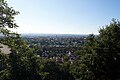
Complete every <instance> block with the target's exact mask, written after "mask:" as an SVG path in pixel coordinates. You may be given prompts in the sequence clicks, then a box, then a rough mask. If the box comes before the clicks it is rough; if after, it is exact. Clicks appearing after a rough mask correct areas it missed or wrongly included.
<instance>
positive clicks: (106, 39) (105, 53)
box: [94, 19, 120, 80]
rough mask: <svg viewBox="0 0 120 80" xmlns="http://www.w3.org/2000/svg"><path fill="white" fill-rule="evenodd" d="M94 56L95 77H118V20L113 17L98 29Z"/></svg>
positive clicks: (115, 78)
mask: <svg viewBox="0 0 120 80" xmlns="http://www.w3.org/2000/svg"><path fill="white" fill-rule="evenodd" d="M99 33H100V34H99V36H98V49H97V58H96V65H97V66H96V67H97V68H96V70H95V71H94V72H95V74H96V77H97V78H100V77H101V78H103V79H106V80H118V79H120V77H119V76H120V67H119V66H120V22H119V21H116V20H115V19H113V20H112V22H111V23H110V24H109V25H107V26H106V27H105V28H102V29H100V31H99Z"/></svg>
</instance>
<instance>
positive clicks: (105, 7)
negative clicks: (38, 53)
mask: <svg viewBox="0 0 120 80" xmlns="http://www.w3.org/2000/svg"><path fill="white" fill-rule="evenodd" d="M7 2H8V4H9V6H10V7H13V8H14V9H15V10H17V11H19V12H20V14H19V15H17V16H15V22H16V23H17V24H18V26H19V28H17V30H15V31H17V32H18V33H56V34H92V33H93V34H97V33H98V32H99V29H100V28H102V26H105V25H108V24H109V23H110V22H111V20H112V18H115V19H118V20H120V9H119V8H120V0H7Z"/></svg>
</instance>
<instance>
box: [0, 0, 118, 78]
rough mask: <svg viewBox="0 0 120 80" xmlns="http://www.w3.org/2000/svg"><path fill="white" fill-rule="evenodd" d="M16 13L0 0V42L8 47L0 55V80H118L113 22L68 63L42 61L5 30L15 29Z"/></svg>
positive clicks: (21, 41)
mask: <svg viewBox="0 0 120 80" xmlns="http://www.w3.org/2000/svg"><path fill="white" fill-rule="evenodd" d="M18 13H19V12H17V11H15V10H14V9H13V8H11V7H8V4H7V3H6V1H4V0H0V34H2V35H3V37H4V38H0V43H2V44H5V45H8V46H9V47H10V48H11V53H10V54H4V53H2V52H0V80H119V79H120V67H119V66H120V22H119V21H116V20H115V19H114V20H113V21H112V22H111V23H110V24H109V25H107V26H105V27H104V28H102V29H100V30H99V33H100V34H99V35H98V36H97V37H95V36H94V35H93V34H92V35H90V36H88V37H87V41H86V43H85V44H84V46H83V47H82V49H81V50H80V51H79V52H77V55H78V56H79V58H78V59H77V60H75V61H74V62H73V63H72V64H70V63H69V62H64V63H56V62H55V61H54V60H52V59H43V58H41V57H39V56H37V54H36V53H35V52H36V51H35V49H34V48H29V47H28V45H27V43H26V42H25V41H24V40H22V38H21V37H20V35H19V34H17V33H14V32H11V31H10V30H8V28H16V27H18V26H17V25H16V24H15V23H14V16H15V15H17V14H18Z"/></svg>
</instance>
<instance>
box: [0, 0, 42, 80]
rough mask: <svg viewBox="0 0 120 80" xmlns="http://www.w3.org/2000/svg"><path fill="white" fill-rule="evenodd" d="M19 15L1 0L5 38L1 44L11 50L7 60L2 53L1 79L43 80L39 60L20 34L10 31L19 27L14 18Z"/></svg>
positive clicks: (0, 30)
mask: <svg viewBox="0 0 120 80" xmlns="http://www.w3.org/2000/svg"><path fill="white" fill-rule="evenodd" d="M18 13H19V12H17V11H15V10H14V9H13V8H12V7H9V6H8V4H7V2H6V1H5V0H0V34H2V35H3V36H4V38H1V41H0V43H3V44H6V45H8V46H9V47H10V48H11V53H10V54H8V55H6V56H7V58H6V57H4V55H3V54H2V53H0V61H1V62H0V69H1V70H0V76H1V77H0V79H2V80H4V79H5V80H6V79H8V80H36V79H37V80H41V76H40V74H39V73H40V64H39V62H40V60H39V58H38V57H37V55H36V54H34V53H33V52H34V51H33V49H31V48H29V47H28V45H27V44H26V42H25V41H23V40H22V38H21V37H20V35H19V34H17V33H14V32H12V31H10V30H8V29H9V28H16V27H18V26H17V25H16V23H15V22H14V21H15V20H14V16H15V15H17V14H18ZM6 66H7V67H6ZM8 74H9V75H8Z"/></svg>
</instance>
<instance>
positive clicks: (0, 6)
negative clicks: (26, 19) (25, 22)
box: [0, 0, 19, 28]
mask: <svg viewBox="0 0 120 80" xmlns="http://www.w3.org/2000/svg"><path fill="white" fill-rule="evenodd" d="M18 13H19V12H18V11H15V10H14V9H13V8H12V7H9V6H8V4H7V2H6V1H5V0H0V28H5V27H8V28H16V27H18V26H17V24H16V23H15V22H14V21H15V20H14V16H15V15H17V14H18Z"/></svg>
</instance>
